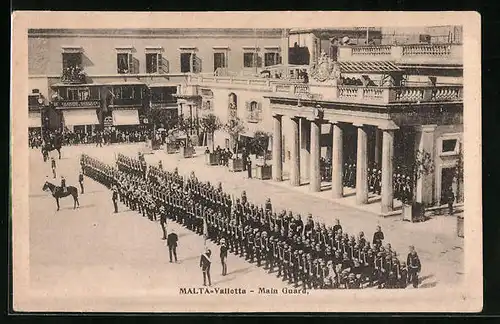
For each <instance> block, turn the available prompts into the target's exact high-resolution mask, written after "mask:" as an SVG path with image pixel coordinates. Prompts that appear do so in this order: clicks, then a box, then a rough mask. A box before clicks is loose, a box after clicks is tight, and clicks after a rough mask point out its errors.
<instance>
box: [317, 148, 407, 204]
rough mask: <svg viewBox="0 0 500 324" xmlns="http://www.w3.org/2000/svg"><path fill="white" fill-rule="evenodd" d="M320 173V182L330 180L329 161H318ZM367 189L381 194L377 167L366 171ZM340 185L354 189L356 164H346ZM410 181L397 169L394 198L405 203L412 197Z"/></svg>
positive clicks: (380, 171)
mask: <svg viewBox="0 0 500 324" xmlns="http://www.w3.org/2000/svg"><path fill="white" fill-rule="evenodd" d="M320 173H321V180H322V181H326V182H328V181H331V180H332V163H331V160H330V159H325V158H323V157H322V158H321V159H320ZM367 173H368V189H369V191H370V192H372V193H374V194H377V195H380V194H381V192H382V185H381V184H382V170H381V169H380V168H379V167H378V166H377V165H375V164H374V165H372V166H371V167H369V168H368V170H367ZM342 183H343V186H344V187H349V188H355V187H356V164H355V163H349V162H346V163H345V164H344V170H343V174H342ZM411 184H412V181H411V178H410V176H409V175H405V174H404V173H403V172H402V171H400V170H399V168H398V169H397V170H396V173H395V174H394V175H393V192H394V198H396V199H399V200H401V201H402V202H404V203H407V202H409V201H410V200H411V196H412V186H411Z"/></svg>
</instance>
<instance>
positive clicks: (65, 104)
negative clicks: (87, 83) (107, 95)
mask: <svg viewBox="0 0 500 324" xmlns="http://www.w3.org/2000/svg"><path fill="white" fill-rule="evenodd" d="M54 104H55V106H57V107H99V106H100V105H101V102H100V101H99V100H85V101H73V100H71V101H57V102H55V103H54Z"/></svg>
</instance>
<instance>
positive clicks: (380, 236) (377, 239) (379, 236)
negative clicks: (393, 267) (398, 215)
mask: <svg viewBox="0 0 500 324" xmlns="http://www.w3.org/2000/svg"><path fill="white" fill-rule="evenodd" d="M383 241H384V233H383V232H382V230H381V229H380V226H379V225H377V231H376V232H375V233H373V242H372V243H373V245H374V246H376V247H377V248H379V247H380V246H382V242H383Z"/></svg>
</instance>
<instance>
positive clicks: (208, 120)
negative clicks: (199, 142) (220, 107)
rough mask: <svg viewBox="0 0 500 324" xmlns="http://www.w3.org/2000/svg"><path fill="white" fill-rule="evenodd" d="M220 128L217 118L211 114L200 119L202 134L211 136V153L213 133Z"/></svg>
mask: <svg viewBox="0 0 500 324" xmlns="http://www.w3.org/2000/svg"><path fill="white" fill-rule="evenodd" d="M221 127H222V125H221V122H220V120H219V118H218V117H217V116H215V115H214V114H212V113H210V114H207V115H205V116H203V117H202V118H201V129H202V130H203V132H204V133H206V134H210V135H212V152H213V150H214V133H215V132H216V131H217V130H218V129H220V128H221Z"/></svg>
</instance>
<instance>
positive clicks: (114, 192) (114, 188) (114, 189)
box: [111, 186, 118, 214]
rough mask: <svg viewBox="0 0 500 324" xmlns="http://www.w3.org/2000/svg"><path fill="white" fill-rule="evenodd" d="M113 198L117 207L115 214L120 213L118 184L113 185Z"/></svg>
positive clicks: (114, 205)
mask: <svg viewBox="0 0 500 324" xmlns="http://www.w3.org/2000/svg"><path fill="white" fill-rule="evenodd" d="M111 200H112V201H113V207H114V209H115V214H116V213H118V203H117V202H118V190H117V188H116V186H113V195H112V197H111Z"/></svg>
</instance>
